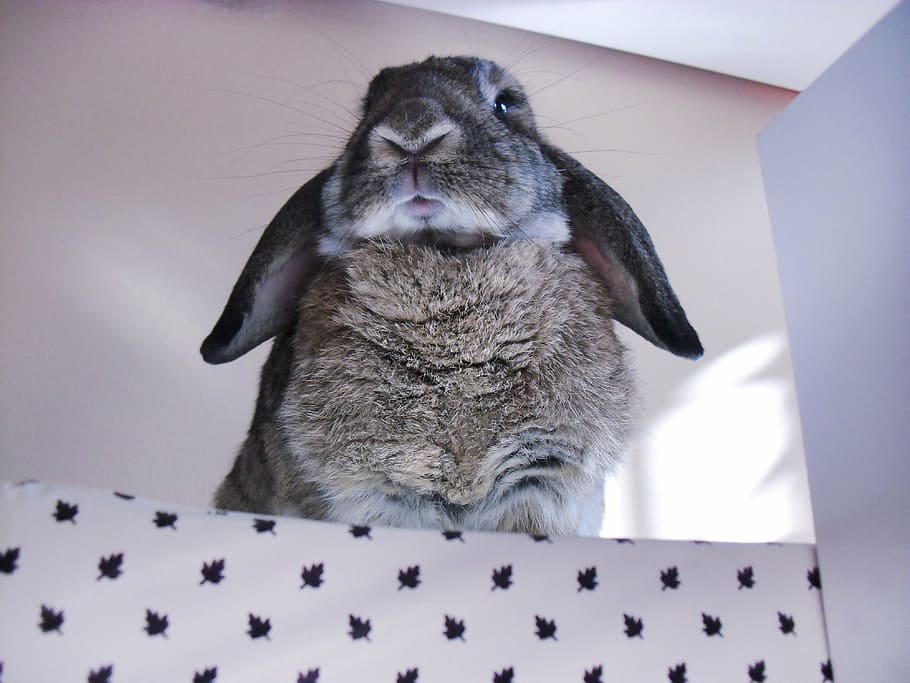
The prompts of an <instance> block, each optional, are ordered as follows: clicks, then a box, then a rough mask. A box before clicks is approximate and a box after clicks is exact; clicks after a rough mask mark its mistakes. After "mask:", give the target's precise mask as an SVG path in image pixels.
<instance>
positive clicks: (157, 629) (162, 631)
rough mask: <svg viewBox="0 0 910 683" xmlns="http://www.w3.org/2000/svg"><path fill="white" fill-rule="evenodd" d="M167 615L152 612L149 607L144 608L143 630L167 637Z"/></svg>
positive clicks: (152, 634)
mask: <svg viewBox="0 0 910 683" xmlns="http://www.w3.org/2000/svg"><path fill="white" fill-rule="evenodd" d="M167 627H168V621H167V615H166V614H165V615H164V616H162V615H160V614H158V613H157V612H153V611H152V610H150V609H147V610H145V632H146V633H148V634H149V635H150V636H157V635H160V636H163V637H164V638H167Z"/></svg>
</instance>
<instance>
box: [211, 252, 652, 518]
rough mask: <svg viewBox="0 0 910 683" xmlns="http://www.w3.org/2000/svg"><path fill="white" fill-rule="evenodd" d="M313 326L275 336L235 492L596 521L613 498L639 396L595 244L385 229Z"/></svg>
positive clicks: (277, 504)
mask: <svg viewBox="0 0 910 683" xmlns="http://www.w3.org/2000/svg"><path fill="white" fill-rule="evenodd" d="M298 330H299V332H298V333H297V335H296V336H295V337H293V338H292V337H286V338H284V339H281V340H279V341H278V342H277V343H276V344H275V348H274V350H273V352H272V356H271V358H270V359H269V363H268V364H267V365H266V367H265V370H264V372H263V386H264V391H263V396H264V402H263V405H260V406H259V409H258V410H259V413H258V414H257V420H256V423H257V424H258V426H259V428H258V429H256V430H255V431H254V432H252V433H251V434H250V436H249V438H248V440H247V442H246V444H245V445H244V447H243V449H242V451H241V454H240V456H239V457H238V459H237V462H236V463H235V466H234V471H233V472H232V474H231V475H230V476H229V477H228V479H227V480H226V481H225V483H224V484H223V485H222V486H221V488H220V489H219V491H218V493H217V495H216V497H215V503H216V504H217V505H218V506H219V507H225V508H232V509H248V510H253V511H258V512H263V511H269V512H283V513H290V512H293V513H295V514H299V515H302V516H305V517H311V518H321V519H331V520H335V521H341V522H348V523H369V524H385V525H395V526H417V527H433V528H466V529H495V530H500V531H533V532H539V533H575V532H576V531H578V530H579V529H581V530H582V531H588V532H591V533H596V531H597V529H596V528H593V529H591V528H590V527H591V526H596V525H598V524H599V519H598V516H597V514H596V512H595V513H593V514H591V513H590V512H589V511H588V515H587V517H586V516H585V512H586V509H585V505H583V504H582V503H583V502H584V503H587V504H589V505H590V503H591V502H592V501H594V500H596V499H597V498H598V497H600V496H602V488H603V480H604V477H605V474H606V472H607V471H608V470H610V469H611V468H612V467H613V465H614V464H615V462H616V461H617V459H618V458H619V456H620V454H621V452H622V448H623V446H624V444H625V442H626V439H627V437H628V435H629V432H630V429H631V424H632V417H633V413H634V406H635V405H636V402H635V400H634V396H635V394H634V390H633V383H632V381H631V374H630V372H629V369H628V367H627V364H626V362H625V352H624V350H623V348H622V346H621V345H620V343H619V342H618V340H617V339H616V336H615V334H614V331H613V321H612V316H611V314H610V309H609V303H608V300H607V299H606V298H605V297H604V289H603V284H602V283H601V282H600V281H598V280H597V279H596V278H595V277H594V276H593V275H592V274H591V273H590V271H589V270H588V268H587V267H586V265H585V264H584V262H582V261H581V259H579V258H578V257H575V256H573V255H568V254H563V253H561V252H560V251H559V250H556V249H553V248H549V247H545V246H541V245H537V244H534V243H531V242H521V243H517V244H514V245H511V246H508V247H494V248H491V249H488V250H480V251H470V252H465V253H443V252H440V251H439V250H437V249H434V248H432V247H423V246H417V245H402V244H382V243H380V244H373V245H369V246H367V247H363V248H360V249H357V250H355V251H353V252H352V253H351V254H350V255H349V256H348V257H346V258H345V259H344V260H343V261H342V262H341V263H339V264H338V266H337V267H333V268H331V269H330V270H329V271H328V272H327V273H326V275H325V276H324V277H322V278H320V280H319V281H318V282H317V283H316V284H315V285H314V286H313V287H312V288H311V289H310V291H309V292H308V294H307V296H306V298H305V299H304V301H303V305H302V308H301V314H300V322H299V325H298ZM285 378H287V384H286V387H287V388H286V390H284V391H282V392H280V394H281V399H280V400H279V401H269V400H268V397H270V396H274V394H273V393H272V392H271V391H270V390H269V389H268V388H267V387H269V385H275V386H276V388H278V387H283V386H284V384H285V381H286V380H285ZM262 463H268V466H267V467H263V466H262ZM314 482H319V486H315V485H314ZM597 508H598V506H597V505H596V504H595V505H594V509H595V510H596V509H597Z"/></svg>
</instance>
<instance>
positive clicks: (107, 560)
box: [96, 553, 123, 581]
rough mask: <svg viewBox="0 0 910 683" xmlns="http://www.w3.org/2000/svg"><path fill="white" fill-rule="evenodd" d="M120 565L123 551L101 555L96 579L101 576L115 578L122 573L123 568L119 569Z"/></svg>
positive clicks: (121, 564)
mask: <svg viewBox="0 0 910 683" xmlns="http://www.w3.org/2000/svg"><path fill="white" fill-rule="evenodd" d="M122 566H123V553H117V554H116V555H108V556H107V557H102V558H101V560H100V561H99V562H98V571H99V572H101V573H100V574H99V575H98V578H97V579H96V581H100V580H101V579H103V578H108V579H116V578H117V577H118V576H120V575H121V574H122V573H123V570H122V569H121V567H122Z"/></svg>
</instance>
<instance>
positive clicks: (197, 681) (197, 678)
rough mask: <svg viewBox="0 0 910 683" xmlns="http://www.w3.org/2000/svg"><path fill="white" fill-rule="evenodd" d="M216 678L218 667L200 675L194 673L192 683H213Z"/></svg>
mask: <svg viewBox="0 0 910 683" xmlns="http://www.w3.org/2000/svg"><path fill="white" fill-rule="evenodd" d="M217 676H218V667H217V666H213V667H212V668H211V669H206V670H205V671H203V672H202V673H199V672H196V673H194V674H193V683H215V678H216V677H217Z"/></svg>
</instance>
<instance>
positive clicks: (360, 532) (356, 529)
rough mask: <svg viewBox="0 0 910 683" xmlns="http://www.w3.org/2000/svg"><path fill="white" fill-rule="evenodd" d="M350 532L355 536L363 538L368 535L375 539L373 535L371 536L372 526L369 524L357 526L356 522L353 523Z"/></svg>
mask: <svg viewBox="0 0 910 683" xmlns="http://www.w3.org/2000/svg"><path fill="white" fill-rule="evenodd" d="M349 532H350V534H351V536H353V537H354V538H363V537H364V536H366V537H367V538H368V539H370V540H371V541H372V540H373V537H372V536H370V527H368V526H357V525H356V524H352V525H351V528H350V529H349Z"/></svg>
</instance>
